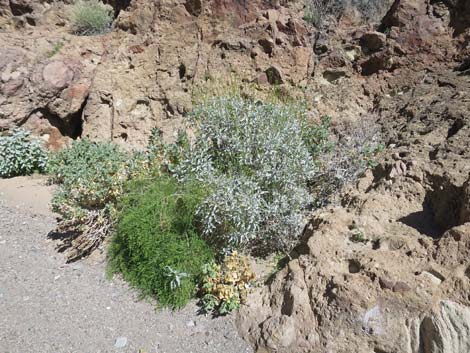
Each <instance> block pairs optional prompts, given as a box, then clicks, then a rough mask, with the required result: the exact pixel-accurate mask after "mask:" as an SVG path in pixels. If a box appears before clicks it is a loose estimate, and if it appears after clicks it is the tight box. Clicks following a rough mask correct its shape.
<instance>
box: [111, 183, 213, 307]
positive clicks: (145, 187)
mask: <svg viewBox="0 0 470 353" xmlns="http://www.w3.org/2000/svg"><path fill="white" fill-rule="evenodd" d="M205 195H206V190H205V188H203V187H201V186H200V185H199V184H194V183H187V184H180V183H178V182H177V181H176V180H175V179H174V178H172V177H169V176H160V177H157V178H156V179H153V180H150V181H142V180H138V181H134V182H131V183H130V185H129V189H128V192H127V193H126V196H125V197H123V199H122V201H121V203H120V205H119V211H120V216H119V220H118V222H117V225H116V235H115V237H114V238H113V241H112V244H111V246H110V248H109V270H110V273H116V272H121V273H122V274H123V276H124V278H125V279H126V280H128V281H129V282H130V283H131V284H132V285H134V286H136V287H138V288H140V289H141V290H142V293H143V294H144V295H152V296H156V298H157V299H158V301H159V304H160V305H162V306H170V307H172V308H180V307H182V306H183V305H184V304H185V303H186V302H187V301H188V300H189V299H190V298H192V297H193V296H194V295H195V293H196V283H198V281H199V280H200V278H201V274H202V273H201V271H202V266H203V265H204V264H206V263H208V262H210V261H212V260H213V255H212V251H211V250H210V248H209V247H208V246H207V245H206V243H205V242H204V241H203V240H202V239H200V238H199V237H198V232H197V222H196V219H195V211H196V207H197V205H198V204H199V203H200V201H201V200H202V199H203V198H204V197H205Z"/></svg>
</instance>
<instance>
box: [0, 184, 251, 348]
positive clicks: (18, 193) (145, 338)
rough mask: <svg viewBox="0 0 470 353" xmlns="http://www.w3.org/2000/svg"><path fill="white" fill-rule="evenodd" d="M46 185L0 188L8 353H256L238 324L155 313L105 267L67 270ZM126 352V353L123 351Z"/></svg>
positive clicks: (2, 304)
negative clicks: (107, 273) (56, 240)
mask: <svg viewBox="0 0 470 353" xmlns="http://www.w3.org/2000/svg"><path fill="white" fill-rule="evenodd" d="M50 195H51V187H50V186H47V185H45V180H44V179H41V178H14V179H9V180H0V352H1V353H49V352H50V353H69V352H70V353H71V352H76V353H102V352H132V353H134V352H135V353H137V352H140V353H143V352H146V353H156V352H158V353H162V352H167V353H178V352H181V353H191V352H193V353H199V352H201V353H202V352H204V353H210V352H214V353H222V352H223V353H244V352H246V353H251V352H252V350H251V348H249V347H248V345H247V344H246V343H245V342H244V341H242V340H241V338H239V337H238V334H237V331H236V329H235V326H234V323H233V317H231V316H229V317H223V318H217V319H211V318H210V317H205V316H201V315H197V307H196V305H195V304H194V303H193V304H191V305H188V306H187V307H186V308H185V309H184V310H182V311H178V312H171V311H168V310H158V311H157V310H156V309H155V303H151V302H148V301H140V300H138V295H137V293H136V292H135V291H134V290H132V289H130V288H128V286H127V285H126V283H124V282H123V281H121V280H119V279H113V280H111V281H110V280H108V279H106V278H105V264H104V263H103V262H101V263H90V261H82V262H78V263H74V264H69V265H67V264H65V260H64V257H63V255H62V254H59V253H57V252H56V251H55V249H54V241H52V240H49V239H47V233H48V232H49V231H50V230H51V229H53V227H54V224H55V219H54V216H53V215H52V214H51V213H50V212H49V211H48V203H49V201H50ZM118 347H120V348H118Z"/></svg>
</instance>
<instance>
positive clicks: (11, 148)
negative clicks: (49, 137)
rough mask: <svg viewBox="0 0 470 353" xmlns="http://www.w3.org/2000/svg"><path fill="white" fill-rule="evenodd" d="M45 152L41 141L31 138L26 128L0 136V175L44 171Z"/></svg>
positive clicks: (11, 175) (7, 176) (2, 176)
mask: <svg viewBox="0 0 470 353" xmlns="http://www.w3.org/2000/svg"><path fill="white" fill-rule="evenodd" d="M47 159H48V158H47V152H46V150H45V149H44V146H43V144H42V142H41V141H40V140H38V139H35V138H32V137H31V134H30V132H28V131H26V130H21V129H16V130H13V133H12V134H11V135H9V136H8V135H7V136H0V177H1V178H11V177H14V176H18V175H30V174H32V173H34V172H35V171H37V172H40V173H42V172H44V171H45V169H46V165H47Z"/></svg>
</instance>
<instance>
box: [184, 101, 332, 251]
mask: <svg viewBox="0 0 470 353" xmlns="http://www.w3.org/2000/svg"><path fill="white" fill-rule="evenodd" d="M191 121H192V125H193V126H192V127H193V129H194V130H195V132H196V139H195V141H194V142H193V144H192V145H191V147H190V149H189V150H188V151H187V153H186V155H185V158H184V159H183V160H182V161H181V162H180V163H179V164H178V166H177V168H176V169H175V171H176V175H177V176H178V178H179V179H180V180H190V179H192V178H195V179H197V180H199V181H200V182H202V183H203V184H205V185H208V186H209V187H210V189H211V190H212V192H211V194H210V195H209V196H208V197H207V198H205V199H204V201H203V202H202V203H201V204H200V205H199V207H198V209H197V215H198V216H199V217H200V220H201V223H202V232H203V235H204V236H205V237H206V238H207V239H209V240H210V241H211V242H217V243H219V244H220V245H221V246H227V247H231V248H258V249H262V248H265V249H270V251H275V250H277V249H283V250H287V249H289V248H291V247H292V246H293V245H294V244H295V242H296V239H297V238H298V236H299V235H300V233H301V230H302V227H303V216H304V211H305V210H306V209H307V208H308V206H309V205H310V204H312V202H313V201H314V198H313V197H312V195H311V194H310V193H309V190H308V187H307V185H308V181H309V180H310V179H312V178H314V177H315V175H316V174H317V173H318V168H317V164H316V162H315V160H316V158H317V157H318V154H319V153H321V151H322V149H323V148H325V146H326V144H327V136H328V135H327V133H326V131H327V127H326V125H324V124H321V125H313V124H309V123H308V121H307V118H306V110H305V109H304V107H303V106H301V105H282V104H277V103H261V102H255V101H252V100H247V99H242V98H240V97H237V96H232V97H218V98H213V99H210V100H208V101H206V102H205V103H203V104H201V105H199V106H198V107H196V108H195V110H194V111H193V113H192V114H191Z"/></svg>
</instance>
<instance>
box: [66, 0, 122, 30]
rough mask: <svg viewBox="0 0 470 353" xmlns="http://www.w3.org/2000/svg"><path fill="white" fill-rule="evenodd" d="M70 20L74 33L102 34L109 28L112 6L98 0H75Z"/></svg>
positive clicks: (111, 20)
mask: <svg viewBox="0 0 470 353" xmlns="http://www.w3.org/2000/svg"><path fill="white" fill-rule="evenodd" d="M71 20H72V31H73V33H75V34H78V35H82V36H91V35H97V34H103V33H105V32H108V31H109V30H110V29H111V24H112V23H113V8H112V7H111V6H110V5H108V4H104V3H102V2H101V1H99V0H77V1H76V2H75V3H74V4H73V5H72V11H71Z"/></svg>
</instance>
